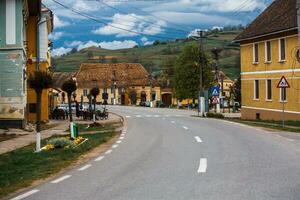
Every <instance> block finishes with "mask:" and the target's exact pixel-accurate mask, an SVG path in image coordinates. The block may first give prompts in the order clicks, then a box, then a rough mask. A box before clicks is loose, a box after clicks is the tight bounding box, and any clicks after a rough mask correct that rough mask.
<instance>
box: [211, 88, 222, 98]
mask: <svg viewBox="0 0 300 200" xmlns="http://www.w3.org/2000/svg"><path fill="white" fill-rule="evenodd" d="M210 96H211V97H218V96H220V87H219V86H215V87H210Z"/></svg>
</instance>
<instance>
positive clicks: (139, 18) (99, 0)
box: [88, 0, 189, 34]
mask: <svg viewBox="0 0 300 200" xmlns="http://www.w3.org/2000/svg"><path fill="white" fill-rule="evenodd" d="M88 1H96V2H98V3H99V4H102V5H104V6H106V7H109V8H111V9H113V10H116V11H118V12H120V13H123V14H125V15H129V13H128V12H125V11H123V10H121V9H118V8H116V7H114V6H111V5H109V4H107V3H105V2H104V1H101V0H88ZM131 17H132V18H135V19H137V20H141V21H143V22H146V23H149V24H152V25H153V26H156V27H159V28H161V27H165V28H166V26H160V25H157V24H156V23H154V22H151V21H149V20H146V19H143V18H141V17H138V16H135V15H131ZM168 29H169V30H174V31H175V32H178V33H185V34H187V33H189V32H187V31H185V30H182V29H176V28H168ZM169 33H170V32H169Z"/></svg>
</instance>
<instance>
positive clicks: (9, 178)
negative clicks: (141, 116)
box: [0, 130, 116, 198]
mask: <svg viewBox="0 0 300 200" xmlns="http://www.w3.org/2000/svg"><path fill="white" fill-rule="evenodd" d="M115 135H116V132H115V131H113V130H112V131H111V132H108V133H98V134H88V135H84V134H82V135H81V136H82V137H84V138H88V141H87V142H85V143H84V144H82V145H80V146H78V147H77V148H75V149H56V150H53V151H42V152H40V153H33V151H34V147H35V145H34V144H32V145H29V146H26V147H23V148H20V149H17V150H15V151H12V152H9V153H5V154H2V155H0V198H2V197H4V196H6V195H8V194H9V193H12V192H14V191H17V190H19V189H21V188H24V187H28V186H30V185H31V184H32V183H33V182H34V181H36V180H40V179H45V178H47V177H49V176H50V175H52V174H55V173H57V172H59V171H60V170H62V169H63V168H65V167H68V166H70V165H71V164H72V163H74V162H75V161H76V160H77V159H78V158H79V156H81V155H83V154H84V153H86V152H88V151H90V150H92V149H93V148H95V147H97V146H99V145H100V144H103V143H105V142H107V141H108V140H109V139H111V138H113V137H114V136H115ZM53 137H55V136H53ZM53 137H51V138H53ZM56 137H57V136H56ZM51 138H48V139H47V140H49V139H51ZM47 140H43V141H42V144H46V141H47Z"/></svg>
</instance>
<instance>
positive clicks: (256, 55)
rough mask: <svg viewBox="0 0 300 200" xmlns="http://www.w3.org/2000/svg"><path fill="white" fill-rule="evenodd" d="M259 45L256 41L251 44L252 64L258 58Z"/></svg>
mask: <svg viewBox="0 0 300 200" xmlns="http://www.w3.org/2000/svg"><path fill="white" fill-rule="evenodd" d="M258 48H259V46H258V43H255V44H254V45H253V63H254V64H257V63H258V62H259V58H258V55H259V52H258V51H259V49H258Z"/></svg>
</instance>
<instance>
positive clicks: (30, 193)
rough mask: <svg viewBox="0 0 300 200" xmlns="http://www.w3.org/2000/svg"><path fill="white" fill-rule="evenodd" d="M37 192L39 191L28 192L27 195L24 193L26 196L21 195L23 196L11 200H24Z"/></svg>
mask: <svg viewBox="0 0 300 200" xmlns="http://www.w3.org/2000/svg"><path fill="white" fill-rule="evenodd" d="M37 192H39V190H30V191H28V192H26V193H24V194H21V195H19V196H17V197H15V198H13V199H11V200H21V199H24V198H26V197H29V196H30V195H33V194H35V193H37Z"/></svg>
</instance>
